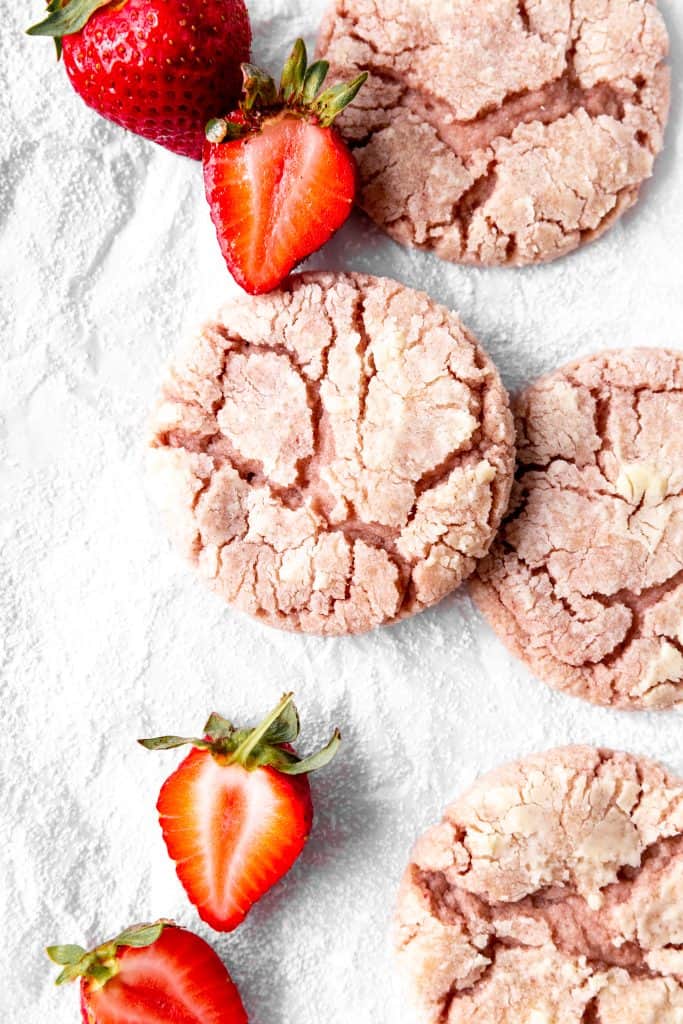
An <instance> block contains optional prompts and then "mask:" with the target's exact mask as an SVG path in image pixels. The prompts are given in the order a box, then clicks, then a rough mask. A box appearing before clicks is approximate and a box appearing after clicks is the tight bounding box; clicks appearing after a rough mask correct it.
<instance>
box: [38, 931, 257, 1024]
mask: <svg viewBox="0 0 683 1024" xmlns="http://www.w3.org/2000/svg"><path fill="white" fill-rule="evenodd" d="M47 953H48V956H49V957H50V959H51V960H53V961H54V962H55V963H56V964H60V966H62V967H63V970H62V972H61V974H60V975H59V977H58V978H57V984H58V985H62V984H63V983H64V982H67V981H74V980H75V979H76V978H80V981H81V1012H82V1016H83V1022H84V1024H133V1022H134V1024H162V1022H163V1024H167V1022H170V1021H173V1022H174V1024H247V1015H246V1012H245V1010H244V1006H243V1005H242V1000H241V999H240V995H239V992H238V991H237V988H236V987H235V985H234V983H233V981H232V979H231V977H230V975H229V974H228V971H227V969H226V967H225V966H224V965H223V963H222V962H221V961H220V960H219V958H218V956H217V955H216V953H214V951H213V950H212V948H211V946H209V945H208V944H207V943H206V942H204V940H203V939H200V938H199V936H198V935H194V934H193V932H189V931H186V930H185V929H184V928H178V927H176V926H175V925H174V924H173V922H172V921H157V922H156V924H144V925H134V926H133V927H131V928H127V929H126V930H125V931H124V932H122V933H121V934H120V935H118V936H117V937H116V938H115V939H110V940H109V942H105V943H104V944H103V945H101V946H98V947H97V948H96V949H94V950H92V951H91V952H90V953H88V952H86V950H85V949H83V948H82V947H81V946H50V947H48V950H47Z"/></svg>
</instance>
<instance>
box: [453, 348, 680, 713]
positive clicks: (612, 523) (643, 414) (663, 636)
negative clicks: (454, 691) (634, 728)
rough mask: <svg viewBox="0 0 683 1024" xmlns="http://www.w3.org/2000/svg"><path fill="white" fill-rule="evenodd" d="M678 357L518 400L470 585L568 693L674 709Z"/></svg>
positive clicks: (660, 356)
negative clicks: (491, 522)
mask: <svg viewBox="0 0 683 1024" xmlns="http://www.w3.org/2000/svg"><path fill="white" fill-rule="evenodd" d="M681 385H683V359H682V358H681V357H680V355H677V354H675V353H673V352H666V351H663V350H660V349H635V350H632V351H625V352H607V353H605V354H603V355H598V356H594V357H592V358H588V359H585V360H581V361H580V362H578V363H574V364H572V365H571V366H568V367H565V368H564V369H562V370H558V371H556V372H555V373H552V374H550V375H549V376H547V377H544V378H542V379H541V380H539V381H537V382H536V383H535V384H532V385H531V386H530V387H529V388H528V389H527V390H526V391H525V392H524V393H523V394H521V395H520V396H519V397H518V398H517V400H516V402H515V406H514V408H515V413H516V418H517V436H518V464H517V472H516V480H515V484H514V487H513V492H512V500H511V504H510V508H509V510H508V513H507V516H506V518H505V520H504V522H503V525H502V528H501V531H500V534H499V537H498V539H497V540H496V542H495V544H494V546H493V547H492V549H491V552H490V554H489V556H488V558H487V559H486V560H485V561H484V562H483V563H482V565H481V566H480V567H479V572H478V578H477V579H476V580H474V581H473V583H472V592H473V595H474V598H475V600H476V602H477V604H478V605H479V607H480V608H481V610H482V611H483V612H484V614H485V615H486V616H487V617H488V619H489V620H490V622H491V624H492V625H493V628H494V629H495V630H496V631H497V632H498V633H499V634H500V636H501V637H502V639H503V640H504V641H505V642H506V643H507V645H508V646H509V648H510V649H511V650H512V651H513V652H514V653H515V654H517V655H518V656H519V657H521V658H522V660H524V661H525V662H526V663H527V664H528V665H529V666H530V668H531V669H532V671H534V672H535V673H536V674H537V675H538V676H539V677H540V678H541V679H544V680H545V681H546V682H549V683H550V684H551V685H552V686H555V687H557V688H558V689H560V690H564V691H566V692H567V693H571V694H574V695H577V696H580V697H584V698H586V699H588V700H591V701H594V702H596V703H599V704H605V705H613V706H617V707H623V708H626V709H629V708H630V709H637V708H657V707H666V706H669V705H671V704H675V703H680V702H681V701H683V443H681V441H680V432H679V431H678V426H677V425H678V423H679V422H680V420H681V417H683V394H681Z"/></svg>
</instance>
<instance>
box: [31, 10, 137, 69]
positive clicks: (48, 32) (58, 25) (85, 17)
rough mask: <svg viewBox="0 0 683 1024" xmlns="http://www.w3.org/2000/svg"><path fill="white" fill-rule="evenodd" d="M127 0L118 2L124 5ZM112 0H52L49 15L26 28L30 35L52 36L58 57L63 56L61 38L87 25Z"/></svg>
mask: <svg viewBox="0 0 683 1024" xmlns="http://www.w3.org/2000/svg"><path fill="white" fill-rule="evenodd" d="M125 2H126V0H122V2H120V3H119V4H118V6H119V7H122V6H123V4H124V3H125ZM110 3H111V0H50V3H49V4H48V5H47V17H46V18H44V19H43V21H40V22H38V23H37V24H36V25H31V27H30V28H28V29H26V33H27V35H29V36H52V38H53V39H54V41H55V46H56V47H57V59H59V57H60V56H61V53H62V46H61V39H62V38H63V37H64V36H70V35H73V34H74V32H80V30H81V29H82V28H83V27H84V25H87V23H88V21H89V20H90V18H91V16H92V15H93V14H94V13H95V11H97V10H99V8H100V7H105V6H106V5H107V4H110Z"/></svg>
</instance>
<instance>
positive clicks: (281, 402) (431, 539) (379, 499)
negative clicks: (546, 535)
mask: <svg viewBox="0 0 683 1024" xmlns="http://www.w3.org/2000/svg"><path fill="white" fill-rule="evenodd" d="M152 430H153V433H152V439H151V451H150V469H151V481H152V485H153V489H154V491H155V494H156V496H157V499H158V501H159V504H160V505H161V508H162V509H163V511H164V512H165V514H166V516H167V519H168V523H169V527H170V530H171V533H172V535H173V537H174V539H175V541H176V543H177V545H178V547H179V548H180V550H181V551H182V552H183V554H184V555H185V556H186V557H187V558H188V559H189V560H190V561H191V562H192V563H193V564H194V565H195V567H196V568H197V569H198V570H199V572H200V573H201V575H202V576H204V578H205V579H206V580H207V581H208V583H209V585H210V586H211V587H212V588H213V589H214V590H215V591H216V592H217V593H218V594H220V595H221V596H222V597H224V598H225V600H226V601H229V602H230V603H231V604H234V605H235V607H237V608H239V609H241V610H242V611H246V612H249V613H250V614H252V615H255V616H257V617H258V618H260V619H262V620H264V621H266V622H268V623H270V624H271V625H273V626H279V627H281V628H283V629H294V630H300V631H302V632H306V633H319V634H343V633H358V632H362V631H364V630H368V629H371V628H372V627H373V626H378V625H380V624H381V623H385V622H392V621H394V620H395V619H399V618H403V617H405V616H407V615H412V614H414V613H415V612H418V611H421V610H422V609H423V608H426V607H427V606H429V605H432V604H434V603H435V602H436V601H439V600H440V599H441V598H442V597H444V595H445V594H448V593H449V592H450V591H451V590H453V589H454V588H455V587H457V586H458V585H459V584H460V583H461V581H462V580H463V579H464V578H465V577H466V576H468V575H469V574H470V573H471V572H472V570H473V569H474V567H475V564H476V561H477V559H478V558H481V556H482V555H484V554H485V553H486V551H487V550H488V547H489V544H490V542H491V539H492V538H493V536H494V534H495V532H496V530H497V528H498V525H499V523H500V519H501V516H502V514H503V512H504V510H505V508H506V505H507V502H508V498H509V493H510V485H511V480H512V473H513V466H514V445H513V427H512V417H511V415H510V411H509V406H508V398H507V395H506V393H505V391H504V389H503V387H502V385H501V382H500V379H499V377H498V374H497V372H496V370H495V368H494V367H493V365H492V364H491V362H490V361H489V359H488V358H487V356H486V355H485V354H484V353H483V352H482V350H481V348H480V347H479V345H478V344H477V343H476V341H475V340H474V338H473V337H472V336H471V335H470V334H469V333H468V331H467V330H466V329H465V328H464V327H463V325H462V324H461V322H460V320H459V319H458V318H457V316H455V314H453V313H450V312H449V311H448V310H446V309H444V308H442V307H441V306H437V305H436V304H435V303H434V302H432V301H431V299H429V298H428V296H426V295H424V294H421V293H418V292H415V291H412V290H411V289H410V288H405V287H404V286H403V285H400V284H396V283H395V282H394V281H388V280H385V279H379V278H372V277H366V276H363V275H360V274H304V275H302V276H300V277H294V278H291V279H290V281H289V283H287V284H285V286H284V287H283V288H282V289H281V290H280V291H276V292H274V293H272V294H271V295H265V296H261V297H258V298H252V297H249V296H246V295H242V296H240V297H238V298H235V299H232V300H231V301H230V303H229V304H227V305H226V306H225V307H224V308H223V309H222V310H221V312H220V313H219V315H218V317H217V319H216V320H214V321H213V322H210V323H208V324H207V325H206V326H205V327H204V328H203V330H202V331H201V332H200V334H199V335H198V337H197V338H195V339H194V340H193V341H192V343H191V344H190V345H189V346H188V347H187V348H186V349H185V351H184V352H183V353H182V355H181V356H180V358H179V359H178V360H177V361H176V363H175V364H174V365H173V367H172V369H171V372H170V374H169V375H168V378H167V380H166V384H165V386H164V390H163V396H162V400H161V403H160V405H159V407H158V408H157V410H156V413H155V415H154V420H153V427H152Z"/></svg>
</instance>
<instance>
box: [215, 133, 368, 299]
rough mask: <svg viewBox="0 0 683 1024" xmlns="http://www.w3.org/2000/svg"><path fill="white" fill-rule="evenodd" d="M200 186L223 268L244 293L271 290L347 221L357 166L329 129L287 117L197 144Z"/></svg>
mask: <svg viewBox="0 0 683 1024" xmlns="http://www.w3.org/2000/svg"><path fill="white" fill-rule="evenodd" d="M203 159H204V185H205V190H206V197H207V200H208V202H209V206H210V210H211V219H212V220H213V223H214V226H215V228H216V235H217V238H218V242H219V245H220V248H221V252H222V254H223V258H224V259H225V261H226V264H227V266H228V269H229V270H230V272H231V274H232V275H233V277H234V278H235V280H236V281H237V282H238V284H239V285H241V287H242V288H243V289H244V290H245V291H247V292H249V293H250V294H252V295H257V294H261V293H264V292H269V291H272V289H273V288H276V287H277V286H278V285H279V284H280V283H281V282H282V281H283V280H284V278H285V277H286V276H287V275H288V274H289V273H290V272H291V271H292V270H293V269H294V267H295V266H296V265H297V264H298V263H300V262H301V261H302V260H304V259H305V258H306V257H307V256H310V255H311V254H312V253H314V252H316V251H317V250H318V249H320V248H321V246H323V245H324V244H325V243H326V242H327V241H329V239H330V238H331V237H332V235H333V234H334V233H335V232H336V231H337V230H338V229H339V228H340V227H341V226H342V224H344V222H345V221H346V220H347V218H348V217H349V215H350V213H351V210H352V207H353V203H354V199H355V194H356V186H357V169H356V164H355V161H354V159H353V156H352V155H351V153H350V151H349V150H348V148H347V146H346V143H345V142H344V141H343V139H342V138H341V136H340V135H339V133H338V132H337V131H336V129H335V128H333V127H321V126H320V125H318V124H316V123H315V122H314V121H312V120H309V119H307V118H306V117H301V116H294V115H291V114H284V115H282V114H280V115H276V116H275V117H273V118H272V119H266V120H265V121H264V122H263V123H262V125H261V126H260V127H259V129H258V130H256V131H251V132H249V133H248V134H246V135H245V136H244V137H243V138H241V139H237V140H234V141H230V142H222V143H219V144H212V143H210V142H207V143H206V144H205V146H204V157H203Z"/></svg>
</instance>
